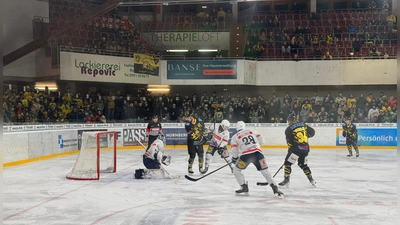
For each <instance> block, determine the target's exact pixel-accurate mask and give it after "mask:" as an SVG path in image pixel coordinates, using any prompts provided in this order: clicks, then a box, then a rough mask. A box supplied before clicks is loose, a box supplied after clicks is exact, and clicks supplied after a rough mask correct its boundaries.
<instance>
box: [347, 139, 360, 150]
mask: <svg viewBox="0 0 400 225" xmlns="http://www.w3.org/2000/svg"><path fill="white" fill-rule="evenodd" d="M346 139H349V140H350V141H351V143H353V144H355V145H357V148H358V147H360V146H361V145H359V144H358V143H355V142H354V141H353V140H351V138H349V137H346Z"/></svg>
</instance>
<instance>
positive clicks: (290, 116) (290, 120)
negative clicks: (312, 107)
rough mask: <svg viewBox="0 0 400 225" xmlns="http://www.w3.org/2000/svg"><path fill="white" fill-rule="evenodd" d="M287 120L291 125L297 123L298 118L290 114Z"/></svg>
mask: <svg viewBox="0 0 400 225" xmlns="http://www.w3.org/2000/svg"><path fill="white" fill-rule="evenodd" d="M286 120H287V122H288V124H289V125H291V124H294V123H296V122H297V117H296V115H294V114H290V115H289V116H288V118H287V119H286Z"/></svg>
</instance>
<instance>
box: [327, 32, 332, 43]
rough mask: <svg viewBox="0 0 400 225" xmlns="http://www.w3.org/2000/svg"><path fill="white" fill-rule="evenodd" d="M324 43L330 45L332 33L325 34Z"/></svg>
mask: <svg viewBox="0 0 400 225" xmlns="http://www.w3.org/2000/svg"><path fill="white" fill-rule="evenodd" d="M326 43H327V44H328V45H332V44H333V36H332V34H328V35H326Z"/></svg>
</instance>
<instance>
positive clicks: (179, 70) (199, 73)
mask: <svg viewBox="0 0 400 225" xmlns="http://www.w3.org/2000/svg"><path fill="white" fill-rule="evenodd" d="M167 79H179V80H181V79H237V61H236V60H214V61H210V60H185V61H180V60H176V61H171V60H169V61H167Z"/></svg>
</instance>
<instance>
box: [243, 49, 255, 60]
mask: <svg viewBox="0 0 400 225" xmlns="http://www.w3.org/2000/svg"><path fill="white" fill-rule="evenodd" d="M243 56H244V57H250V58H254V57H255V54H254V51H253V48H250V47H249V48H247V49H246V50H245V52H244V54H243Z"/></svg>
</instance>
